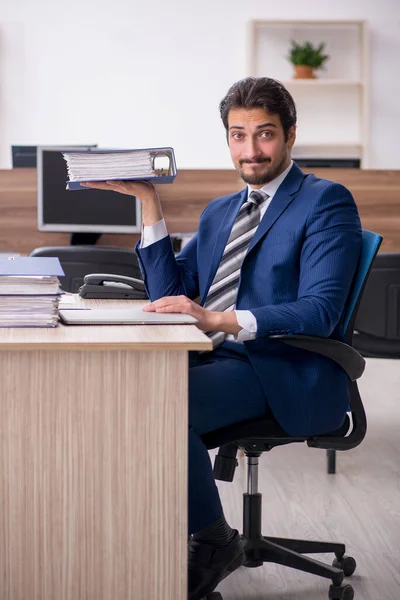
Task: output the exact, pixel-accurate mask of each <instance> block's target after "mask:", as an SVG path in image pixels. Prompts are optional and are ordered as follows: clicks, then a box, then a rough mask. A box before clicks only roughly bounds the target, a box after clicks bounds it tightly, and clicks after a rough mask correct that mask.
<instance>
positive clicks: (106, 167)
mask: <svg viewBox="0 0 400 600" xmlns="http://www.w3.org/2000/svg"><path fill="white" fill-rule="evenodd" d="M62 154H63V156H64V159H65V161H66V163H67V172H68V181H67V188H68V189H70V190H75V189H85V188H83V187H82V186H81V185H80V183H81V182H85V181H110V180H142V181H143V180H144V181H152V182H153V183H172V182H173V180H174V178H175V176H176V172H177V171H176V165H175V156H174V151H173V149H172V148H145V149H137V150H93V149H92V150H84V151H75V152H63V153H62ZM86 189H87V188H86Z"/></svg>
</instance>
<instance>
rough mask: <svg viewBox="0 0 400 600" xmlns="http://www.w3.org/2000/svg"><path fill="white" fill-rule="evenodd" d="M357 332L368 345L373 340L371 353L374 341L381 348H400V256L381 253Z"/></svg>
mask: <svg viewBox="0 0 400 600" xmlns="http://www.w3.org/2000/svg"><path fill="white" fill-rule="evenodd" d="M354 329H355V330H356V331H357V332H358V334H359V335H362V337H363V339H364V338H365V341H367V340H368V339H369V338H370V340H371V346H372V347H371V350H372V351H374V340H376V342H377V345H378V346H379V348H380V347H381V346H382V345H383V346H385V343H386V345H387V346H388V347H391V346H397V348H398V349H399V348H400V254H396V253H391V254H383V253H382V254H379V255H378V256H377V257H376V259H375V261H374V264H373V266H372V269H371V273H370V276H369V278H368V283H367V285H366V287H365V290H364V293H363V297H362V300H361V302H360V307H359V310H358V312H357V319H356V322H355V325H354ZM355 341H356V340H355ZM396 342H397V344H396ZM363 345H364V344H363ZM379 348H378V349H379ZM398 353H399V351H398ZM399 355H400V353H399Z"/></svg>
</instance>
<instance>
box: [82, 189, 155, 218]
mask: <svg viewBox="0 0 400 600" xmlns="http://www.w3.org/2000/svg"><path fill="white" fill-rule="evenodd" d="M81 185H82V186H84V187H87V188H94V189H96V190H109V191H112V192H119V193H120V194H126V195H127V196H135V197H136V198H138V199H139V200H140V202H141V203H142V220H143V225H154V223H157V221H161V219H162V218H163V214H162V210H161V203H160V199H159V197H158V194H157V192H156V190H155V188H154V185H153V184H152V183H150V182H149V181H88V182H85V183H81Z"/></svg>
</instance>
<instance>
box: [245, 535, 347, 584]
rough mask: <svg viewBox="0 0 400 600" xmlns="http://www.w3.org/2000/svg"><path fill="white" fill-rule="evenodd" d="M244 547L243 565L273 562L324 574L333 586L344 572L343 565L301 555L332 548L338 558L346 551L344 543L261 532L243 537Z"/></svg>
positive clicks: (330, 550)
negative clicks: (337, 565)
mask: <svg viewBox="0 0 400 600" xmlns="http://www.w3.org/2000/svg"><path fill="white" fill-rule="evenodd" d="M245 550H246V562H245V567H250V568H254V567H261V566H262V565H263V564H264V563H265V562H273V563H276V564H280V565H284V566H285V567H291V568H292V569H297V570H299V571H304V572H306V573H312V574H313V575H319V576H320V577H325V578H326V579H330V580H331V581H332V583H333V584H334V585H336V586H339V585H341V584H342V583H343V579H344V573H343V571H342V569H339V568H336V567H332V566H330V565H327V564H325V563H322V562H320V561H318V560H314V559H313V558H310V557H309V556H304V555H303V553H308V554H310V553H316V554H319V553H326V552H333V553H334V554H335V556H336V559H339V560H340V559H341V558H342V557H343V556H344V553H345V547H344V545H343V544H335V543H331V542H311V541H309V540H292V539H281V538H274V537H266V536H262V537H260V538H258V539H245Z"/></svg>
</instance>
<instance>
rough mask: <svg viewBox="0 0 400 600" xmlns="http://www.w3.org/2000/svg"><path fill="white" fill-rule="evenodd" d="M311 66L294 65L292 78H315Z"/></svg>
mask: <svg viewBox="0 0 400 600" xmlns="http://www.w3.org/2000/svg"><path fill="white" fill-rule="evenodd" d="M315 78H316V77H315V75H314V69H313V67H309V66H308V65H294V79H315Z"/></svg>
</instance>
